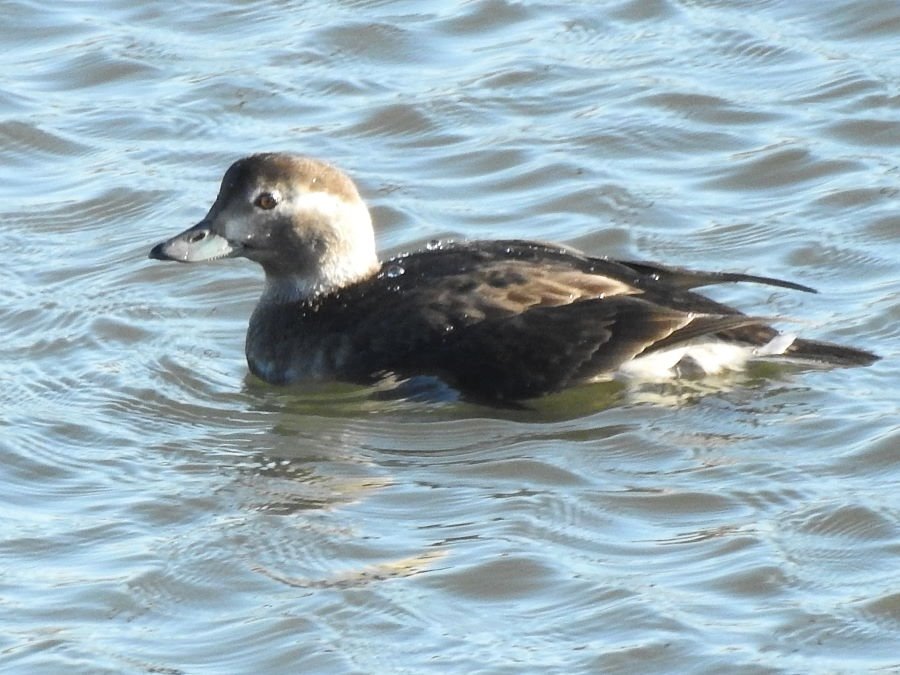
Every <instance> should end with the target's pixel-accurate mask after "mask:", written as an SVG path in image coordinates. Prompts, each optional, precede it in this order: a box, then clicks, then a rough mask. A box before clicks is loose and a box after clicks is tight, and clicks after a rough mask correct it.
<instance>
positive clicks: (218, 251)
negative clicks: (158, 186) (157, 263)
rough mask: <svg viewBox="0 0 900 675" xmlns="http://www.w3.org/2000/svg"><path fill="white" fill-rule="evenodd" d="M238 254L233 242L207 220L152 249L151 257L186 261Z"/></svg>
mask: <svg viewBox="0 0 900 675" xmlns="http://www.w3.org/2000/svg"><path fill="white" fill-rule="evenodd" d="M236 254H237V250H236V249H235V247H234V246H233V245H232V243H231V242H230V241H228V240H227V239H226V238H225V237H223V236H222V235H220V234H216V233H215V232H213V231H212V229H211V228H210V226H209V223H207V221H205V220H203V221H201V222H199V223H197V224H196V225H194V226H193V227H192V228H190V229H187V230H185V231H184V232H182V233H181V234H179V235H176V236H174V237H172V238H171V239H169V240H167V241H164V242H161V243H159V244H157V245H156V246H154V247H153V248H152V249H151V250H150V257H151V258H153V259H155V260H175V261H176V262H185V263H192V262H203V261H205V260H217V259H218V258H228V257H231V256H233V255H236Z"/></svg>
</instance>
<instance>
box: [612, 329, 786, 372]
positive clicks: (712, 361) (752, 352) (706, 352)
mask: <svg viewBox="0 0 900 675" xmlns="http://www.w3.org/2000/svg"><path fill="white" fill-rule="evenodd" d="M794 340H795V336H793V335H776V336H775V337H774V338H772V340H771V341H769V342H768V343H767V344H765V345H763V346H762V347H749V346H745V345H736V344H733V343H728V342H717V341H712V342H696V343H693V344H688V345H684V346H682V347H674V348H672V349H664V350H661V351H658V352H653V353H651V354H648V355H647V356H639V357H637V358H636V359H634V360H632V361H629V362H628V363H624V364H622V365H621V366H620V367H619V370H618V372H617V373H616V374H617V375H619V376H622V377H626V378H631V379H636V380H668V379H672V378H674V377H677V376H678V375H679V373H678V370H677V369H676V368H675V366H676V365H678V363H679V362H680V361H681V360H682V359H683V358H688V359H690V360H692V361H693V364H695V367H696V368H697V369H699V370H701V371H702V372H703V373H705V374H706V375H715V374H717V373H721V372H722V371H725V370H743V368H744V367H745V366H746V364H747V362H748V361H750V360H751V359H754V358H765V357H768V356H778V355H780V354H783V353H784V351H785V350H786V349H787V348H788V347H790V346H791V344H792V343H793V342H794ZM698 374H699V373H698Z"/></svg>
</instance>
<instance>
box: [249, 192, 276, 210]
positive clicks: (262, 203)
mask: <svg viewBox="0 0 900 675" xmlns="http://www.w3.org/2000/svg"><path fill="white" fill-rule="evenodd" d="M253 205H254V206H257V207H259V208H261V209H264V210H266V211H271V210H272V209H274V208H275V207H276V206H278V198H277V197H276V196H275V195H273V194H272V193H271V192H262V193H260V195H259V196H258V197H257V198H256V199H254V200H253Z"/></svg>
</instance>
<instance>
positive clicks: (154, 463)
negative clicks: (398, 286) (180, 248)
mask: <svg viewBox="0 0 900 675" xmlns="http://www.w3.org/2000/svg"><path fill="white" fill-rule="evenodd" d="M3 16H4V21H3V23H2V26H0V35H2V37H3V39H4V42H3V44H4V45H5V46H6V51H5V57H6V59H7V68H5V69H4V70H3V71H2V72H0V84H2V86H0V112H2V117H0V154H2V160H3V161H2V162H0V178H2V180H0V191H2V194H3V197H4V199H3V202H2V206H0V210H2V215H3V223H4V238H3V246H4V252H5V254H6V255H5V259H4V260H5V265H4V266H3V267H2V270H0V281H2V283H3V286H4V293H3V309H4V311H3V313H2V314H0V322H2V330H3V336H4V340H3V342H2V344H0V378H2V382H3V386H2V387H0V403H2V410H3V415H2V420H0V423H2V425H3V434H2V436H0V444H2V449H3V462H2V464H0V485H2V488H3V489H2V490H0V495H2V496H0V501H2V511H3V513H4V514H5V520H4V528H3V535H2V536H0V560H2V565H0V569H2V570H3V571H2V573H0V607H2V608H3V609H4V610H6V611H5V612H4V613H3V616H5V617H7V619H6V620H5V621H2V628H3V630H2V631H0V635H2V637H0V663H2V665H3V666H6V668H7V669H8V670H11V671H15V672H59V671H61V670H63V669H66V668H69V669H74V670H76V671H78V672H115V673H120V672H166V673H181V672H184V673H189V672H191V673H192V672H204V671H209V672H329V671H333V672H398V671H411V672H419V671H421V670H423V669H426V668H428V667H429V666H434V667H439V668H442V669H444V670H452V671H474V670H481V671H485V672H522V671H540V672H546V671H553V672H592V671H600V672H606V671H626V672H634V671H636V670H639V671H648V672H668V671H673V670H678V671H681V670H686V669H690V670H696V671H717V670H726V669H727V670H728V671H729V672H732V671H740V672H772V671H784V672H834V671H844V670H847V669H848V668H849V669H851V670H854V671H856V670H891V669H896V668H898V667H900V661H898V657H897V654H898V653H900V644H898V640H897V637H896V634H897V623H898V620H900V603H898V596H897V593H896V587H897V585H898V575H897V566H896V549H897V545H898V541H900V532H898V526H897V523H898V509H900V504H898V500H897V497H896V484H897V481H898V477H900V468H898V461H897V448H898V447H900V428H898V426H897V422H896V419H897V396H896V394H895V389H896V387H895V386H894V383H895V382H896V381H897V377H898V376H900V373H898V370H897V365H896V364H897V358H896V357H897V349H896V345H897V344H898V336H900V334H898V328H897V327H898V326H900V305H898V303H897V300H896V298H897V297H898V291H900V287H898V278H897V265H896V260H897V259H898V257H900V221H898V218H897V215H896V209H897V196H898V174H897V169H896V157H895V154H896V153H895V151H896V148H897V145H898V142H900V141H898V139H900V128H898V122H897V119H898V115H897V110H898V97H897V95H896V90H897V86H896V83H897V82H896V81H897V75H896V74H897V72H898V69H900V53H898V51H897V49H896V44H897V28H898V26H900V23H898V22H900V13H898V9H897V7H895V6H894V4H892V3H881V2H875V1H874V0H873V1H864V2H852V3H851V2H842V1H839V0H835V1H833V2H825V3H820V4H819V5H817V7H816V12H809V11H807V8H806V6H805V5H803V4H802V3H788V2H777V1H774V2H766V3H719V2H693V1H692V2H688V1H675V0H666V1H662V2H653V3H648V2H621V3H615V4H610V5H609V6H605V5H604V6H599V7H598V6H596V5H595V4H584V3H579V2H563V3H555V4H552V5H540V4H534V3H515V2H505V1H498V0H475V1H473V2H452V1H447V2H441V3H431V4H430V5H428V7H427V8H425V7H424V5H422V3H412V2H403V1H401V0H388V1H375V0H353V1H350V0H345V1H341V2H333V3H326V4H324V5H323V4H321V3H319V4H315V5H309V6H305V5H304V6H299V7H297V6H293V5H281V6H274V5H272V4H271V3H252V2H251V3H241V4H239V5H234V4H229V3H219V4H217V3H206V4H203V5H196V6H194V5H192V6H190V7H182V6H178V8H175V7H174V6H170V5H169V3H165V2H155V3H154V2H151V3H149V4H147V3H144V4H142V5H140V6H139V7H136V6H132V5H129V4H127V3H120V2H115V1H113V2H110V3H106V5H105V6H104V7H102V8H99V9H98V8H95V7H93V6H90V5H71V4H64V5H59V6H52V7H42V8H41V11H40V12H38V11H36V9H35V7H34V6H33V5H32V4H30V3H25V2H21V1H17V0H13V1H12V2H6V3H5V4H4V6H3ZM175 17H177V20H175ZM273 149H283V150H291V151H300V152H308V153H311V154H314V155H318V156H321V157H324V158H327V159H330V160H332V161H334V162H335V163H338V164H339V165H341V166H343V167H346V168H347V170H348V171H349V172H350V173H351V174H352V175H353V176H354V178H356V179H358V181H359V184H360V186H361V188H362V190H363V193H364V194H365V195H366V197H367V199H368V200H369V202H370V203H371V205H372V207H373V214H374V217H375V220H376V223H377V226H378V239H379V245H380V247H381V248H382V250H385V251H390V252H396V251H401V250H408V249H409V248H413V247H417V246H424V245H425V243H426V242H428V241H430V240H432V239H441V238H450V237H472V238H474V237H530V238H535V239H541V240H558V241H563V242H565V243H569V244H572V245H575V246H578V247H580V248H584V249H587V250H589V251H590V252H592V253H596V254H609V255H612V256H619V257H626V258H632V259H657V260H662V261H666V262H670V263H673V264H679V265H685V266H690V267H696V268H700V269H729V270H735V271H743V272H750V273H756V274H766V275H772V276H776V277H781V278H787V279H792V280H795V281H798V282H800V283H805V284H809V285H812V286H814V287H816V288H817V289H818V290H819V291H820V294H819V295H817V296H810V295H806V294H798V293H793V292H791V291H782V290H780V289H778V290H775V291H774V292H773V291H771V290H765V289H759V288H751V287H741V286H735V287H731V288H721V289H715V290H714V291H711V292H713V293H715V296H716V297H717V298H719V299H722V300H723V301H727V302H734V303H738V304H739V305H740V306H741V307H742V308H746V309H747V311H749V312H755V313H761V314H765V315H766V316H770V315H774V316H777V317H785V318H794V317H802V318H803V322H802V324H801V325H800V326H798V328H797V331H798V332H800V333H802V334H803V335H809V336H811V337H821V338H823V339H830V340H834V341H838V342H843V343H848V344H858V345H860V346H861V347H864V348H869V349H873V350H874V351H876V352H878V353H880V354H881V355H882V356H884V357H885V359H884V360H883V361H881V362H879V363H878V364H877V365H876V366H874V367H872V368H866V369H856V370H837V371H827V370H800V369H793V368H789V369H781V368H778V369H774V368H771V367H765V366H763V367H760V368H758V369H754V370H752V371H750V372H749V373H745V374H741V375H729V376H728V377H725V378H722V379H721V380H719V381H702V382H692V383H682V384H679V385H666V386H659V385H653V386H651V385H647V386H643V387H623V386H622V385H620V384H616V383H601V384H597V385H591V386H586V387H581V388H578V389H575V390H572V391H569V392H565V393H564V394H561V395H559V396H554V397H549V398H547V399H543V400H540V401H537V402H534V403H531V404H529V405H527V406H525V407H522V408H509V409H489V408H484V407H479V406H476V405H472V404H470V403H466V402H463V401H459V400H457V398H456V397H455V396H454V395H453V393H452V392H448V391H447V390H446V389H441V388H440V387H436V386H435V385H434V383H427V382H425V383H423V382H414V383H405V384H404V383H400V384H399V385H398V386H395V387H388V388H381V389H378V388H376V389H369V388H361V387H350V386H345V385H335V384H329V385H322V386H310V387H296V388H290V389H275V388H272V387H268V386H265V385H263V384H262V383H260V382H258V381H256V380H254V379H253V378H252V377H249V376H248V375H247V370H246V365H245V363H244V359H243V344H242V342H243V333H244V330H245V328H246V322H247V319H248V317H249V314H250V311H251V310H252V307H253V305H254V303H255V300H256V297H257V295H258V293H259V290H260V281H261V280H260V275H259V272H258V270H257V269H255V268H254V267H253V266H252V265H249V264H242V263H239V262H235V261H231V263H230V264H227V265H208V266H201V267H195V268H192V269H190V270H187V269H185V268H181V267H175V266H172V267H169V266H162V265H154V264H152V262H151V261H147V260H146V259H145V256H146V253H147V250H148V248H149V246H150V244H152V243H154V242H156V241H158V240H159V239H161V238H162V237H163V236H164V235H167V234H168V233H171V232H172V231H177V230H180V229H181V228H183V227H187V226H188V225H190V224H191V223H193V222H196V221H197V220H199V219H200V218H201V217H202V216H203V213H204V211H205V208H206V207H207V205H208V204H209V202H210V199H211V197H212V195H213V194H214V192H215V190H216V189H217V181H218V179H219V176H220V175H221V173H222V171H223V170H224V168H225V167H226V166H227V165H228V164H229V163H230V162H231V161H232V160H233V159H235V158H236V157H238V156H241V155H245V154H247V153H249V152H252V151H260V150H273ZM787 325H789V326H793V325H796V324H794V323H791V324H787Z"/></svg>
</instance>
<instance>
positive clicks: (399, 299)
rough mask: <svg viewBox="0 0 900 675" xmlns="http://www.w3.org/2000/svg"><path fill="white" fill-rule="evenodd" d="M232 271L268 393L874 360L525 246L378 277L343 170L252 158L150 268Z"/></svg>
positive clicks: (395, 261)
mask: <svg viewBox="0 0 900 675" xmlns="http://www.w3.org/2000/svg"><path fill="white" fill-rule="evenodd" d="M236 256H243V257H245V258H249V259H250V260H253V261H256V262H258V263H259V264H260V265H262V267H263V270H265V274H266V284H265V289H264V290H263V293H262V297H261V298H260V300H259V304H258V305H257V307H256V309H255V310H254V312H253V315H252V317H251V318H250V327H249V330H248V331H247V342H246V354H247V362H248V364H249V366H250V370H251V371H252V372H253V373H254V374H255V375H257V376H258V377H260V378H262V379H263V380H265V381H267V382H270V383H273V384H287V383H292V382H298V381H301V380H306V379H325V378H331V379H339V380H346V381H351V382H357V383H367V382H373V381H376V380H378V379H380V378H382V377H385V376H387V375H395V376H398V377H401V378H404V377H412V376H416V375H430V376H437V377H438V378H440V379H442V380H443V381H445V382H446V383H448V384H450V385H451V386H453V387H455V388H456V389H458V390H459V391H460V392H461V393H462V394H463V395H465V396H469V397H473V398H478V399H485V400H496V401H504V400H507V401H513V400H516V399H527V398H532V397H537V396H540V395H542V394H547V393H549V392H555V391H559V390H561V389H563V388H565V387H568V386H571V385H575V384H578V383H582V382H587V381H591V380H599V379H608V378H611V377H615V376H617V375H619V374H622V375H626V376H627V375H641V376H651V377H665V376H668V377H671V376H676V375H679V374H683V373H685V372H690V373H694V374H701V375H702V374H704V373H713V372H716V371H719V370H722V369H740V368H741V367H742V365H743V364H744V363H745V362H747V361H748V360H749V359H753V358H781V359H784V358H789V359H800V360H809V361H816V362H820V363H824V364H829V365H836V366H857V365H867V364H870V363H872V362H873V361H875V360H877V358H878V357H877V356H876V355H874V354H872V353H870V352H867V351H863V350H861V349H854V348H852V347H843V346H840V345H835V344H831V343H827V342H818V341H813V340H803V339H799V338H795V337H793V336H791V335H786V334H782V333H779V332H778V331H776V330H775V329H774V328H771V327H770V326H768V325H767V323H766V322H765V321H764V320H763V319H760V318H758V317H753V316H747V315H745V314H742V313H741V312H739V311H738V310H736V309H734V308H732V307H729V306H727V305H724V304H721V303H719V302H715V301H713V300H710V299H709V298H706V297H704V296H703V295H700V294H698V293H695V292H694V290H693V289H695V288H697V287H700V286H706V285H710V284H717V283H722V282H737V281H749V282H755V283H760V284H768V285H770V286H779V287H782V288H790V289H794V290H800V291H809V292H814V291H813V289H811V288H809V287H807V286H802V285H800V284H796V283H792V282H789V281H781V280H778V279H772V278H769V277H761V276H754V275H749V274H738V273H727V272H726V273H723V272H698V271H692V270H687V269H682V268H677V267H666V266H663V265H659V264H656V263H648V262H628V261H618V260H609V259H607V258H602V257H592V256H587V255H584V254H583V253H581V252H579V251H576V250H573V249H571V248H567V247H562V246H557V245H551V244H545V243H538V242H533V241H471V242H465V243H452V242H448V243H436V244H434V245H431V246H428V247H427V248H426V249H425V250H421V251H416V252H413V253H406V254H403V255H399V256H397V257H394V258H391V259H390V260H388V261H386V262H379V260H378V257H377V255H376V252H375V237H374V233H373V229H372V222H371V219H370V217H369V211H368V209H367V208H366V205H365V204H364V203H363V201H362V199H361V198H360V196H359V193H358V192H357V189H356V186H355V185H354V184H353V182H352V181H351V180H350V179H349V178H348V177H347V176H346V175H345V174H344V173H343V172H341V171H340V170H339V169H337V168H335V167H334V166H331V165H330V164H327V163H325V162H321V161H318V160H315V159H310V158H307V157H301V156H297V155H291V154H282V153H268V154H257V155H252V156H250V157H246V158H244V159H241V160H238V161H237V162H235V163H234V164H232V165H231V167H230V168H229V169H228V171H227V172H226V173H225V177H224V178H223V180H222V185H221V188H220V189H219V194H218V197H217V198H216V200H215V202H214V203H213V205H212V208H210V210H209V213H207V215H206V217H205V218H204V219H203V220H202V221H200V222H199V223H198V224H197V225H195V226H194V227H191V228H190V229H188V230H186V231H184V232H182V233H181V234H179V235H177V236H175V237H173V238H172V239H169V240H168V241H165V242H162V243H160V244H158V245H156V246H154V247H153V250H151V251H150V257H151V258H156V259H157V260H177V261H180V262H199V261H205V260H215V259H217V258H227V257H236Z"/></svg>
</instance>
